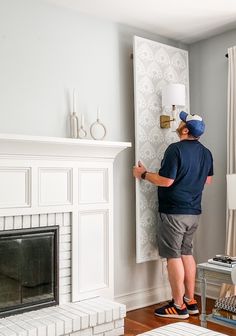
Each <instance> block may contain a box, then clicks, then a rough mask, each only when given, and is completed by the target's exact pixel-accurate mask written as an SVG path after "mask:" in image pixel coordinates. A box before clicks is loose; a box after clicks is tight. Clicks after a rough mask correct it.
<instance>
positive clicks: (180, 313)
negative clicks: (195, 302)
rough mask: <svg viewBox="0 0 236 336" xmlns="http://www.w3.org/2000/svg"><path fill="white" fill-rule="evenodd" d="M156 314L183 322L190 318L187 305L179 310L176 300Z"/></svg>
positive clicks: (158, 310) (157, 310)
mask: <svg viewBox="0 0 236 336" xmlns="http://www.w3.org/2000/svg"><path fill="white" fill-rule="evenodd" d="M154 314H155V315H156V316H160V317H170V318H175V319H182V320H183V319H187V318H189V314H188V311H187V308H186V305H185V304H184V303H183V305H182V307H181V308H177V307H176V305H175V303H174V300H172V301H170V302H169V303H168V304H167V305H166V306H163V307H161V308H157V309H156V310H155V313H154Z"/></svg>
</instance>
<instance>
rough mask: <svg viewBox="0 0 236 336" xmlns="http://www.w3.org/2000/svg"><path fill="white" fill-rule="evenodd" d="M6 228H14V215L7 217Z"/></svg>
mask: <svg viewBox="0 0 236 336" xmlns="http://www.w3.org/2000/svg"><path fill="white" fill-rule="evenodd" d="M4 229H5V230H13V217H12V216H8V217H5V225H4Z"/></svg>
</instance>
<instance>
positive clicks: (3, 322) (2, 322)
mask: <svg viewBox="0 0 236 336" xmlns="http://www.w3.org/2000/svg"><path fill="white" fill-rule="evenodd" d="M11 324H12V322H11V321H10V320H9V319H8V318H3V319H0V327H7V326H9V325H11Z"/></svg>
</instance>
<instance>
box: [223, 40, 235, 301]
mask: <svg viewBox="0 0 236 336" xmlns="http://www.w3.org/2000/svg"><path fill="white" fill-rule="evenodd" d="M228 62H229V64H228V108H227V174H235V173H236V46H234V47H232V48H229V49H228ZM225 252H226V254H228V255H231V256H236V210H228V209H227V216H226V251H225ZM233 294H234V295H235V294H236V286H228V285H224V286H223V287H222V291H221V296H229V295H233Z"/></svg>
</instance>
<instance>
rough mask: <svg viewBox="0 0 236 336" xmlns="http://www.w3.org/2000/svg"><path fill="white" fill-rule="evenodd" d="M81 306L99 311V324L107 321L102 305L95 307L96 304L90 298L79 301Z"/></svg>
mask: <svg viewBox="0 0 236 336" xmlns="http://www.w3.org/2000/svg"><path fill="white" fill-rule="evenodd" d="M75 304H76V303H75ZM79 306H82V307H84V308H87V309H91V310H94V311H95V312H96V313H97V318H98V324H103V323H105V312H104V310H103V309H102V308H101V307H99V308H98V307H94V305H93V304H92V303H90V300H85V301H82V302H79Z"/></svg>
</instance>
